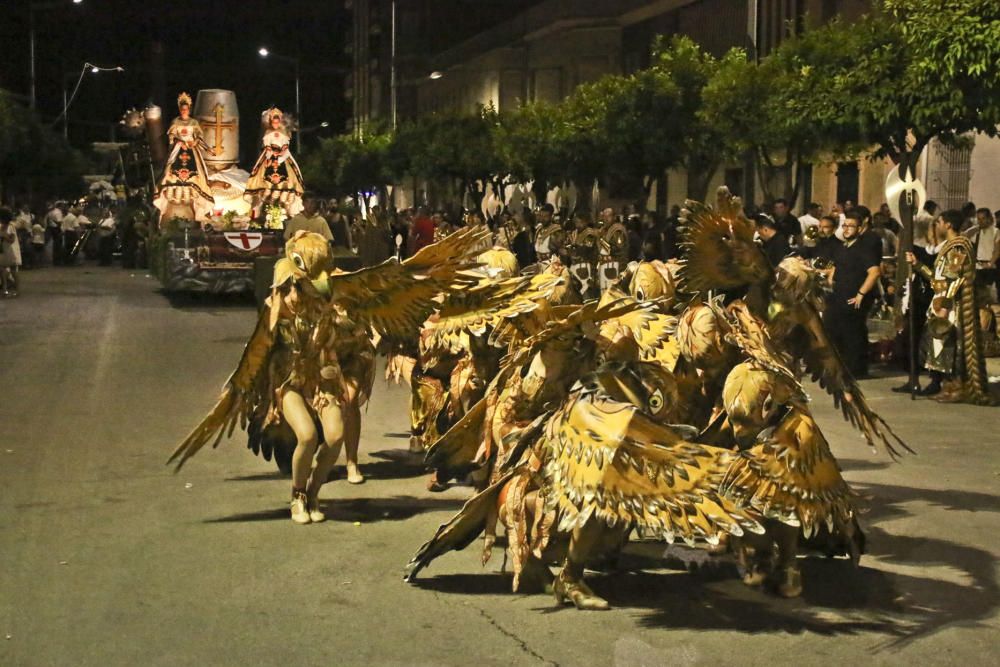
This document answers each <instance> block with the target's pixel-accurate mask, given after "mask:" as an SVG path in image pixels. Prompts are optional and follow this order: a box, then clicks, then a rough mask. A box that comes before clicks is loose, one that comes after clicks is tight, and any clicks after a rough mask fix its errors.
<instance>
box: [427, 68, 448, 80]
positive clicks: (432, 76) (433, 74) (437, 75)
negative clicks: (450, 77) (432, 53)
mask: <svg viewBox="0 0 1000 667" xmlns="http://www.w3.org/2000/svg"><path fill="white" fill-rule="evenodd" d="M443 76H444V72H439V71H437V70H434V71H433V72H431V73H430V74H429V75H428V77H427V78H428V79H440V78H441V77H443Z"/></svg>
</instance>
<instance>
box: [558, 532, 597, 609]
mask: <svg viewBox="0 0 1000 667" xmlns="http://www.w3.org/2000/svg"><path fill="white" fill-rule="evenodd" d="M608 530H611V529H609V528H607V526H605V525H604V524H602V523H601V522H599V521H593V520H592V521H588V522H587V523H585V524H584V525H583V526H581V527H577V528H575V529H573V535H572V537H571V538H570V542H569V553H568V554H567V555H566V563H565V564H564V565H563V569H562V571H561V572H560V573H559V576H558V577H557V578H556V581H555V585H554V592H555V595H556V600H558V601H559V602H561V603H566V602H571V603H573V604H574V605H575V606H576V608H577V609H586V610H600V609H608V608H610V606H611V605H609V604H608V602H607V600H605V599H604V598H601V597H599V596H597V595H595V594H594V591H592V590H590V587H589V586H587V584H585V583H584V582H583V570H584V567H585V566H586V564H587V561H588V560H590V559H591V558H592V557H593V552H594V550H595V548H596V547H597V546H598V545H600V544H601V543H602V542H603V541H604V539H606V535H605V534H604V533H605V532H606V531H608Z"/></svg>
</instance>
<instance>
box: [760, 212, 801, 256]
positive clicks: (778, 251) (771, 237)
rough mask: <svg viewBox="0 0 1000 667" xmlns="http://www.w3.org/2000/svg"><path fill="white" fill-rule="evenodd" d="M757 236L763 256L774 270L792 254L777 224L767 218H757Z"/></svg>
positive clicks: (786, 238)
mask: <svg viewBox="0 0 1000 667" xmlns="http://www.w3.org/2000/svg"><path fill="white" fill-rule="evenodd" d="M757 236H759V237H760V240H761V245H762V246H763V248H764V254H765V255H767V259H768V260H769V261H770V262H771V266H773V267H775V268H777V266H778V264H780V263H781V260H783V259H784V258H785V257H787V256H788V255H789V254H790V253H791V252H792V249H791V247H790V246H789V245H788V237H787V236H785V234H784V233H783V232H782V231H781V230H780V229H778V225H777V223H776V222H775V221H774V220H772V219H771V218H770V217H769V216H766V215H758V216H757Z"/></svg>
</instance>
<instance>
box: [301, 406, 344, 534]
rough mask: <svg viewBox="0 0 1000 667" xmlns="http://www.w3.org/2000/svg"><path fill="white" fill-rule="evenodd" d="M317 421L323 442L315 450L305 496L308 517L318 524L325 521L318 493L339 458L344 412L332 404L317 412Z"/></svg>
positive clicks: (342, 440) (342, 438) (342, 437)
mask: <svg viewBox="0 0 1000 667" xmlns="http://www.w3.org/2000/svg"><path fill="white" fill-rule="evenodd" d="M319 420H320V423H321V424H322V425H323V442H322V443H320V445H319V447H318V448H317V450H316V465H315V466H314V467H313V469H312V473H311V474H310V476H309V483H308V488H307V491H306V495H307V498H308V508H309V517H310V518H311V519H312V521H313V522H315V523H318V522H320V521H323V520H324V519H326V516H325V515H324V514H323V512H321V511H320V509H319V491H320V489H321V488H322V487H323V484H325V483H326V479H327V477H329V476H330V471H331V470H333V466H334V464H336V463H337V459H338V458H340V449H341V446H342V445H343V443H344V433H345V424H344V411H343V410H342V409H341V407H340V406H339V405H337V404H336V403H333V404H331V405H328V406H327V407H325V408H323V409H322V410H320V412H319Z"/></svg>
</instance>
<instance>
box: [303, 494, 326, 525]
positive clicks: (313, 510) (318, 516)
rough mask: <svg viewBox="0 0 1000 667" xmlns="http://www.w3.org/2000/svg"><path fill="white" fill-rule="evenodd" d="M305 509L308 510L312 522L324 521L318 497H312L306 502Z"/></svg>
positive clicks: (324, 516)
mask: <svg viewBox="0 0 1000 667" xmlns="http://www.w3.org/2000/svg"><path fill="white" fill-rule="evenodd" d="M306 509H307V510H308V511H309V520H310V521H312V522H313V523H321V522H323V521H326V515H325V514H323V511H322V510H321V509H320V508H319V498H313V499H312V500H310V501H309V502H307V503H306Z"/></svg>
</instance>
